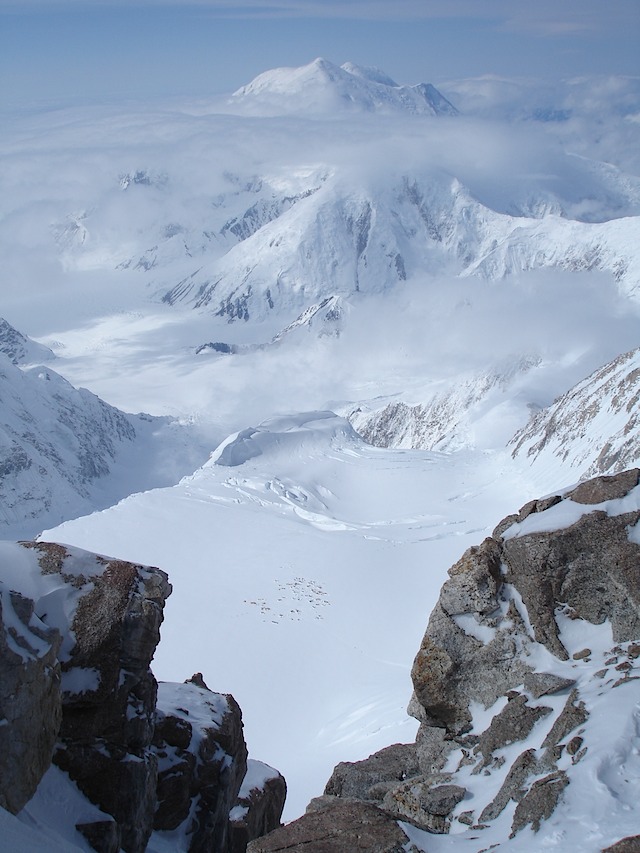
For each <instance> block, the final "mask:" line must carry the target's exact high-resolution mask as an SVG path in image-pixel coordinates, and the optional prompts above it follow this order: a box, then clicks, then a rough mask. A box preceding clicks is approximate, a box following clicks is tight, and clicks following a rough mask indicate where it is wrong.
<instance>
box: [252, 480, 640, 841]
mask: <svg viewBox="0 0 640 853" xmlns="http://www.w3.org/2000/svg"><path fill="white" fill-rule="evenodd" d="M639 482H640V471H639V470H638V469H634V470H632V471H625V472H622V473H621V474H618V475H615V476H612V477H599V478H596V479H595V480H592V481H589V482H586V483H581V484H580V485H579V486H577V487H575V488H574V489H573V490H572V491H571V492H568V493H566V494H562V495H552V496H550V497H547V498H544V499H540V500H534V501H530V502H529V503H528V504H526V505H525V506H524V507H522V509H521V510H520V511H519V512H518V513H516V514H514V515H511V516H509V517H508V518H506V519H504V520H503V521H502V522H500V524H498V526H497V527H496V529H495V531H494V534H493V536H492V537H489V538H488V539H485V541H484V542H483V543H482V544H481V545H479V546H477V547H474V548H471V549H469V550H468V551H467V552H466V553H465V554H464V555H463V556H462V557H461V559H460V560H459V561H458V562H457V563H456V564H455V565H454V566H453V567H452V568H451V569H450V571H449V580H448V581H447V582H446V583H445V584H444V586H443V588H442V590H441V593H440V598H439V600H438V603H437V604H436V606H435V608H434V610H433V612H432V614H431V617H430V620H429V625H428V628H427V631H426V633H425V636H424V639H423V641H422V644H421V647H420V649H419V651H418V654H417V655H416V658H415V661H414V664H413V669H412V680H413V686H414V694H413V697H412V700H411V703H410V705H409V713H410V714H411V715H412V716H414V717H415V718H416V719H417V720H418V721H419V723H420V728H419V731H418V735H417V738H416V743H415V745H403V746H399V745H396V746H394V747H389V748H388V749H386V750H382V751H381V752H379V753H376V754H375V755H373V756H370V757H369V758H368V759H366V760H365V761H361V762H356V763H353V764H347V763H343V764H339V765H338V766H337V767H336V768H335V770H334V772H333V775H332V776H331V779H330V780H329V782H328V783H327V787H326V789H325V796H324V797H321V798H318V799H317V800H314V801H312V806H313V808H314V809H317V808H320V809H322V808H323V807H324V806H326V805H330V804H331V803H332V801H333V800H334V799H335V798H336V797H337V798H342V799H343V802H344V803H345V806H344V811H343V812H342V813H341V814H343V815H345V816H346V815H347V814H349V810H354V809H355V808H356V806H355V803H357V802H358V801H361V802H363V803H365V802H366V803H367V804H368V805H370V806H372V805H373V804H374V803H376V802H377V803H378V804H379V805H380V806H381V807H382V809H383V810H384V811H385V812H386V813H387V814H388V815H394V816H395V817H396V818H398V819H400V820H405V821H408V822H410V823H413V824H414V825H415V826H417V827H419V828H421V829H424V830H427V831H429V832H432V833H442V832H448V831H449V830H450V828H451V825H452V823H453V821H458V822H459V823H462V824H463V825H465V826H468V827H472V828H473V830H474V831H479V830H482V829H483V828H484V827H485V826H486V825H487V823H490V822H491V821H494V820H496V819H497V818H498V817H499V816H500V815H501V814H502V813H503V811H504V810H505V809H506V808H507V806H508V805H509V804H511V807H512V808H513V818H512V823H511V836H510V837H511V838H513V837H514V836H515V835H516V834H517V833H518V832H520V831H521V830H522V829H523V828H524V827H530V828H531V829H532V830H533V831H534V832H537V831H539V829H540V827H541V825H542V823H543V822H544V821H545V820H547V819H548V818H549V817H550V816H551V815H552V813H553V812H554V810H555V809H556V807H557V806H558V804H559V803H560V802H561V800H562V798H563V793H564V791H565V789H566V788H567V786H568V785H570V783H571V777H572V773H573V772H574V771H573V767H574V766H575V765H576V764H578V763H579V762H580V761H581V760H582V758H583V757H584V756H585V754H586V753H587V751H588V749H589V734H588V731H589V730H588V727H586V728H585V723H586V722H587V720H588V717H589V713H588V710H587V707H586V704H585V701H583V697H582V695H581V692H580V691H581V689H584V685H585V684H587V685H588V684H590V683H591V682H592V681H593V680H594V679H595V681H596V682H597V683H598V687H597V688H596V689H597V691H598V695H601V694H602V692H603V690H605V689H613V688H616V687H619V686H620V685H623V684H626V683H628V682H629V680H631V679H634V678H638V677H640V669H639V667H638V664H639V663H640V661H639V659H640V644H639V643H638V639H639V638H640V544H639V541H638V539H639V538H638V536H637V533H636V530H637V529H638V527H636V525H639V522H640V511H639V510H637V509H634V506H636V505H637V498H636V497H635V496H634V497H633V498H630V499H626V496H627V495H628V494H629V492H630V491H631V490H632V489H636V488H637V486H638V483H639ZM605 502H609V503H607V504H606V506H604V504H605ZM601 504H602V505H603V506H600V505H601ZM639 526H640V525H639ZM630 531H633V533H632V534H630ZM580 620H581V622H580ZM605 621H606V622H608V623H610V625H611V629H612V634H613V642H614V644H615V645H613V647H612V648H610V649H609V648H608V646H607V648H606V650H605V652H603V650H602V648H600V649H599V651H597V654H598V655H599V656H602V664H599V663H598V664H596V663H595V662H594V663H593V664H590V662H591V661H592V659H593V657H594V655H595V654H596V652H594V651H592V650H591V649H588V648H581V646H580V645H577V643H579V642H580V637H581V636H582V628H581V627H580V625H581V624H582V625H583V626H584V631H585V632H587V633H589V632H591V634H590V636H595V635H593V627H592V626H595V625H602V624H603V623H604V622H605ZM576 622H577V624H576ZM569 626H571V628H569ZM590 626H591V627H590ZM605 630H608V629H605ZM599 636H605V635H604V634H602V635H599ZM572 638H573V639H572ZM576 638H578V639H576ZM565 643H567V645H566V646H565ZM572 643H573V645H572ZM543 666H544V667H545V668H543ZM598 666H601V667H602V668H601V669H598ZM547 667H548V669H547ZM581 667H583V669H582V670H581V669H580V668H581ZM584 667H586V669H584ZM609 667H615V669H611V670H610V669H609ZM592 670H593V671H592ZM580 673H582V675H580ZM579 676H580V677H579ZM616 679H617V680H616ZM581 685H583V686H582V687H581ZM575 772H577V771H575ZM485 776H493V777H494V779H493V780H492V781H491V783H490V784H489V785H487V786H484V785H483V784H482V781H481V780H482V778H483V777H485ZM476 777H478V781H476ZM488 791H492V792H493V793H492V794H491V795H490V796H487V792H488ZM496 792H497V793H496ZM329 795H332V796H329ZM354 798H355V799H354ZM514 803H515V807H514V806H513V804H514ZM314 814H315V812H314ZM319 814H320V815H323V814H324V812H322V811H321V812H319ZM333 814H338V813H337V812H336V807H335V805H334V807H333V808H331V809H329V811H328V815H329V817H327V818H322V817H316V818H315V819H314V820H315V821H316V822H317V823H316V822H311V821H310V820H309V818H310V815H307V816H306V817H305V818H304V819H302V820H303V821H304V823H302V822H301V823H300V828H299V830H296V832H300V833H302V832H303V829H304V831H305V832H307V831H308V832H309V833H310V832H311V827H316V826H319V827H322V829H323V831H327V833H328V832H329V828H330V825H331V820H330V818H331V816H333ZM352 819H353V818H352ZM305 827H306V828H308V830H307V829H305ZM314 831H315V830H314ZM307 837H308V839H318V842H317V843H318V845H319V846H317V847H313V848H311V846H309V847H303V846H302V840H303V836H302V835H300V836H298V835H291V836H284V835H283V836H281V838H282V839H283V842H282V845H281V846H273V847H270V846H264V847H262V846H258V847H255V848H252V849H255V851H256V853H259V851H263V850H264V851H267V850H268V851H272V850H273V851H275V850H281V849H285V847H286V845H285V843H284V841H285V840H286V839H289V840H290V842H291V846H290V848H286V849H292V850H297V849H300V850H302V849H309V850H310V849H314V850H318V851H321V850H325V849H327V850H330V849H331V850H332V849H336V850H337V849H354V850H355V849H360V848H358V847H357V846H354V847H353V848H350V847H349V846H348V845H347V846H346V847H344V848H339V847H335V848H333V847H326V848H325V847H324V846H322V843H324V842H322V843H321V842H320V840H319V839H320V838H321V836H320V830H318V834H317V835H309V836H304V838H307ZM474 838H475V836H474ZM504 840H505V841H507V839H506V838H505V839H504ZM637 844H638V838H637V837H634V838H629V839H623V840H621V841H620V842H619V845H620V846H619V847H618V845H614V846H613V847H612V848H610V849H611V850H612V851H613V850H616V851H617V850H618V849H619V850H620V851H621V853H622V851H626V850H630V851H631V850H636V849H639V850H640V848H638V847H637ZM297 845H301V846H299V847H298V846H297ZM634 845H636V846H634ZM371 849H374V848H371ZM375 849H377V848H375Z"/></svg>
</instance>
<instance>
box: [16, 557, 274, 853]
mask: <svg viewBox="0 0 640 853" xmlns="http://www.w3.org/2000/svg"><path fill="white" fill-rule="evenodd" d="M0 579H1V580H2V582H0V593H1V598H0V713H2V724H0V746H1V747H2V748H1V749H0V805H1V806H3V807H4V808H6V809H8V810H9V811H12V812H14V813H17V812H18V811H20V809H22V808H23V806H24V805H25V803H27V802H28V800H29V799H30V798H31V796H32V795H33V794H34V792H35V790H36V788H37V786H38V783H39V781H40V779H41V777H42V776H43V774H44V773H45V771H46V770H47V769H48V768H49V766H50V765H51V761H52V760H53V761H54V762H55V764H57V766H58V767H59V768H60V769H62V770H63V771H65V772H66V773H67V774H68V775H69V776H70V778H71V779H72V780H73V781H74V782H75V783H76V784H77V786H78V788H79V789H80V791H82V793H84V795H85V796H86V797H87V798H88V799H89V800H90V801H91V802H92V803H94V804H96V805H97V806H99V808H100V809H101V811H102V813H103V816H102V817H101V818H100V819H99V820H96V821H95V822H93V823H91V822H86V821H84V822H81V823H79V824H78V825H77V827H76V828H77V829H78V830H79V831H80V832H81V834H82V835H83V836H84V837H85V838H86V839H87V840H88V841H89V843H90V845H91V846H92V847H93V848H94V849H95V850H98V851H102V852H103V853H116V851H118V850H120V849H121V848H122V849H123V850H124V851H125V853H141V852H142V851H144V850H145V849H146V847H147V844H148V842H149V839H150V837H151V833H152V832H153V831H154V828H155V830H156V831H163V830H172V831H174V830H179V831H181V832H182V833H183V835H184V837H185V838H188V846H185V847H184V849H185V850H187V849H188V850H190V851H199V853H231V851H233V853H241V851H243V850H244V849H245V847H246V843H247V840H249V839H250V838H254V837H256V836H257V834H259V833H260V832H264V831H268V830H271V829H273V828H274V827H276V826H278V825H279V821H280V815H281V812H282V807H283V805H284V791H285V790H286V786H285V785H284V780H282V782H281V785H280V788H278V787H277V786H272V787H271V788H270V789H269V790H265V792H264V793H263V796H262V797H259V796H257V795H256V797H255V808H254V805H253V803H252V802H251V799H249V801H248V802H247V803H245V804H244V816H245V821H244V827H245V834H244V836H242V834H240V835H239V834H238V833H237V832H236V834H235V835H234V842H233V845H232V841H231V832H230V826H231V824H230V818H229V813H230V811H231V810H232V808H233V807H234V805H235V804H236V803H237V800H238V795H239V793H240V789H241V785H242V783H243V779H244V777H245V774H246V770H247V748H246V745H245V741H244V737H243V731H242V715H241V712H240V708H239V707H238V705H237V703H236V702H235V700H234V699H233V697H232V696H221V695H219V694H217V693H213V692H211V691H210V690H209V689H208V688H207V686H206V685H205V684H204V681H203V680H202V676H200V675H199V674H198V675H196V676H194V677H193V678H192V679H191V680H190V681H189V682H188V683H186V684H178V685H176V684H163V685H161V686H160V697H159V700H158V685H157V683H156V680H155V678H154V676H153V674H152V672H151V669H150V663H151V659H152V657H153V654H154V651H155V649H156V646H157V644H158V641H159V639H160V625H161V623H162V619H163V608H164V603H165V601H166V599H167V597H168V595H169V594H170V592H171V586H170V584H169V582H168V579H167V576H166V574H165V573H164V572H162V571H160V570H159V569H155V568H149V567H146V566H140V565H135V564H133V563H129V562H125V561H123V560H112V559H108V558H105V557H100V556H97V555H95V554H88V553H87V552H84V551H80V550H79V549H75V548H69V547H67V546H63V545H57V544H52V543H41V542H22V543H0ZM271 775H272V776H274V777H279V778H280V779H281V777H280V776H279V774H278V773H277V771H272V772H271ZM247 793H249V794H250V793H251V792H250V791H249V792H247ZM252 812H255V813H253V814H252ZM109 816H111V817H112V820H111V819H109ZM242 837H244V846H242V843H241V842H242Z"/></svg>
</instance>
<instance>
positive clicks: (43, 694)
mask: <svg viewBox="0 0 640 853" xmlns="http://www.w3.org/2000/svg"><path fill="white" fill-rule="evenodd" d="M60 643H61V637H60V634H59V633H58V631H57V630H56V629H55V628H47V627H46V625H44V624H43V623H42V622H41V621H40V620H39V619H38V618H37V617H36V616H34V613H33V601H31V600H30V599H28V598H25V597H24V596H22V595H20V594H19V593H17V592H12V591H9V590H7V589H6V587H5V585H4V584H2V583H0V720H2V724H1V725H0V806H1V807H2V808H4V809H7V810H8V811H10V812H13V814H17V813H18V812H19V811H20V809H21V808H22V807H23V806H24V805H25V804H26V803H27V802H28V800H29V799H30V798H31V797H32V796H33V794H34V793H35V790H36V788H37V786H38V782H39V781H40V779H41V778H42V776H43V774H44V772H45V771H46V770H47V768H48V767H49V765H50V764H51V756H52V754H53V749H54V745H55V742H56V738H57V736H58V729H59V727H60V720H61V717H62V703H61V694H60V664H59V663H58V659H57V653H58V649H59V647H60Z"/></svg>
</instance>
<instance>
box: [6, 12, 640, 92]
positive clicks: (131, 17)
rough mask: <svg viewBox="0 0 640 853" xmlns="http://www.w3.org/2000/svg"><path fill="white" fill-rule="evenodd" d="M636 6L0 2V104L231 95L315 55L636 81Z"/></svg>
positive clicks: (393, 68)
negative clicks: (270, 72)
mask: <svg viewBox="0 0 640 853" xmlns="http://www.w3.org/2000/svg"><path fill="white" fill-rule="evenodd" d="M638 44H640V0H341V2H337V0H329V1H328V2H320V0H248V2H246V3H234V2H232V0H191V1H190V0H134V2H125V0H102V2H99V0H61V2H58V0H0V81H1V88H0V98H1V100H2V102H3V103H4V104H7V103H9V104H14V105H17V104H20V103H23V102H25V101H27V102H29V101H33V100H36V99H37V100H43V101H45V102H46V101H53V102H57V101H66V100H68V99H74V100H75V99H81V100H85V99H94V98H99V99H103V98H112V97H121V96H122V95H130V96H131V97H133V98H139V97H151V96H153V97H155V96H161V95H165V94H166V95H172V94H195V95H206V94H209V93H220V92H228V91H232V90H234V89H236V88H237V87H239V86H241V85H242V84H244V83H246V82H249V80H251V79H252V78H253V77H254V76H255V75H256V74H258V73H260V72H261V71H265V70H267V69H268V68H273V67H276V66H280V65H294V66H295V65H303V64H306V63H307V62H310V61H311V60H312V59H314V58H315V57H316V56H324V57H325V58H327V59H329V60H331V61H333V62H336V63H342V62H344V61H346V60H351V61H354V62H356V63H359V64H364V65H376V66H378V67H380V68H382V69H384V70H385V71H387V73H389V74H390V75H391V76H392V77H394V78H395V79H396V80H397V81H398V82H400V83H417V82H421V81H425V82H434V83H436V84H438V83H439V82H442V81H444V80H446V79H447V78H453V77H463V76H464V77H466V76H478V75H482V74H498V75H504V76H514V75H519V76H532V75H533V76H543V77H563V76H569V75H582V74H586V73H621V74H632V75H637V74H640V59H639V54H640V51H639V49H638Z"/></svg>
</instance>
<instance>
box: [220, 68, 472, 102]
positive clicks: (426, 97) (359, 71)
mask: <svg viewBox="0 0 640 853" xmlns="http://www.w3.org/2000/svg"><path fill="white" fill-rule="evenodd" d="M231 103H232V104H235V105H238V106H241V107H242V108H243V110H244V109H246V110H247V111H249V112H251V113H254V114H257V115H264V114H268V115H282V114H298V113H304V114H310V113H311V114H314V115H315V114H327V113H336V112H338V113H339V112H344V111H355V112H370V113H395V112H404V113H410V114H414V115H433V116H442V115H446V116H453V115H457V114H458V110H457V109H456V108H455V107H454V106H453V104H451V103H450V102H449V101H448V100H447V99H446V98H445V97H444V95H443V94H442V93H441V92H439V91H438V90H437V89H436V88H435V87H434V86H432V85H431V84H430V83H420V84H418V85H417V86H399V85H398V84H397V83H396V82H395V81H394V80H392V79H391V77H389V76H388V75H387V74H385V73H384V71H381V70H380V69H379V68H368V67H362V66H359V65H354V64H353V63H352V62H345V64H344V65H342V66H338V65H334V64H333V63H332V62H329V61H327V60H326V59H321V58H319V59H315V60H314V61H313V62H311V63H309V65H303V66H301V67H300V68H274V69H272V70H271V71H265V72H264V74H259V75H258V76H257V77H256V78H255V79H254V80H252V81H251V83H249V84H248V85H246V86H243V87H242V88H241V89H238V90H237V91H236V92H234V93H233V95H232V96H231Z"/></svg>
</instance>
